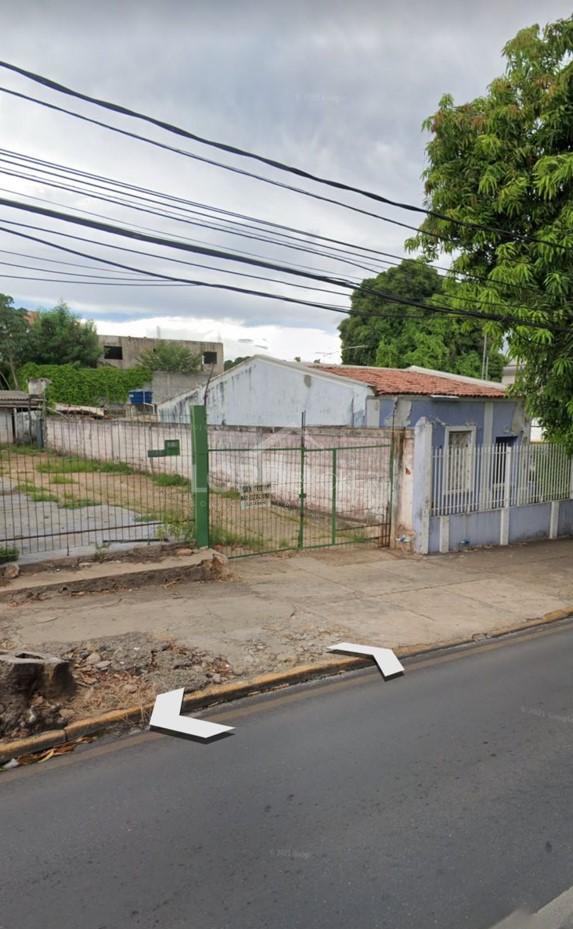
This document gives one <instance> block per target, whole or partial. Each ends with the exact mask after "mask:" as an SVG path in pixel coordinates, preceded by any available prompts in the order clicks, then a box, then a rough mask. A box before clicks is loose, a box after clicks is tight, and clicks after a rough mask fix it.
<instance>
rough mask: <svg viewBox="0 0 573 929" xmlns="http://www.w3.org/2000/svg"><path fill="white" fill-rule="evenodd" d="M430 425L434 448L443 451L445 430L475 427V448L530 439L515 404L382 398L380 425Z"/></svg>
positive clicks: (518, 407)
mask: <svg viewBox="0 0 573 929" xmlns="http://www.w3.org/2000/svg"><path fill="white" fill-rule="evenodd" d="M422 419H423V420H425V421H426V422H429V423H432V426H433V430H432V436H433V438H432V442H433V448H434V449H436V448H443V446H444V442H445V437H446V427H447V426H468V427H472V426H475V429H476V445H490V444H492V443H495V440H496V438H499V437H501V436H510V435H515V436H517V438H518V440H519V439H523V438H524V437H528V436H529V429H530V424H529V420H528V419H527V417H526V415H525V412H524V410H523V405H522V404H521V402H520V401H518V400H474V399H472V398H468V399H460V400H437V399H435V398H432V397H411V398H410V397H381V398H380V419H379V422H380V425H381V426H391V425H392V422H394V426H395V428H407V427H413V426H415V425H416V423H418V422H420V420H422Z"/></svg>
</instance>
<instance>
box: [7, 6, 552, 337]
mask: <svg viewBox="0 0 573 929" xmlns="http://www.w3.org/2000/svg"><path fill="white" fill-rule="evenodd" d="M25 8H26V16H25V17H23V16H22V15H21V8H19V7H18V6H15V5H12V6H11V7H10V8H6V9H5V10H4V11H3V14H4V15H3V26H4V29H3V56H4V57H5V58H6V59H7V60H9V61H12V62H14V63H17V64H20V65H22V66H24V67H29V68H30V69H32V70H37V71H40V72H43V73H45V74H48V75H49V76H52V77H53V78H55V79H56V80H60V81H62V82H63V83H68V84H71V85H72V86H75V87H77V88H79V89H82V90H85V91H86V92H88V93H91V94H94V95H97V96H102V97H106V98H108V99H112V100H117V101H121V102H123V103H125V104H126V105H130V106H133V107H135V108H140V109H142V110H144V111H146V112H148V113H151V114H156V115H159V116H162V117H164V118H166V119H169V120H172V121H173V122H176V123H179V124H180V125H183V126H186V127H188V128H190V129H193V130H194V131H196V132H198V133H200V134H203V135H206V136H210V137H212V138H216V139H222V140H226V141H229V142H232V143H234V144H236V145H239V146H243V147H246V148H251V149H254V150H257V151H260V152H262V153H265V154H267V155H269V156H273V157H276V158H279V159H281V160H283V161H288V162H291V163H293V164H297V165H301V166H305V167H308V168H310V169H311V170H313V171H315V172H316V173H319V174H324V175H329V176H332V177H337V178H342V179H345V180H347V181H348V182H350V183H354V184H357V185H362V186H366V187H370V188H373V189H376V190H378V191H380V192H382V193H386V194H388V195H389V196H392V197H396V198H398V199H405V200H409V201H412V202H417V203H420V202H421V200H422V190H421V183H420V173H421V171H422V168H423V164H424V146H425V143H426V141H427V140H426V138H425V137H424V135H423V134H422V132H421V129H420V126H421V122H422V119H423V118H424V117H425V116H427V115H428V114H429V113H430V112H432V111H433V110H434V109H435V108H436V106H437V102H438V100H439V98H440V96H441V95H442V94H443V93H444V92H446V91H448V92H451V93H453V94H454V96H455V98H456V99H457V100H459V101H462V100H464V99H468V98H471V97H474V96H476V95H478V94H479V93H481V92H483V90H484V89H485V87H486V85H487V84H488V83H489V81H491V80H492V79H493V77H495V76H496V75H497V74H498V73H500V72H501V70H502V68H503V62H502V59H501V54H500V50H501V48H502V46H503V44H504V43H505V42H506V41H507V40H508V39H509V38H510V37H511V36H512V35H513V34H514V33H515V32H516V31H517V30H518V29H519V28H522V27H524V26H527V25H530V24H531V23H532V22H535V21H536V20H537V19H538V18H539V5H538V3H536V2H533V0H511V2H509V0H506V2H496V0H485V2H482V3H481V4H467V3H464V2H451V0H449V2H436V0H428V2H409V3H403V2H377V3H376V2H363V0H356V2H353V3H352V4H350V3H342V2H336V0H329V2H326V0H324V2H323V0H312V2H309V0H306V2H302V0H301V2H289V3H279V2H276V0H275V2H268V0H267V2H265V0H251V2H246V0H234V2H227V0H219V2H217V3H212V2H183V0H181V2H174V0H171V2H169V0H168V2H161V3H158V2H135V0H131V2H124V3H121V4H120V3H114V4H112V3H105V2H103V3H101V2H100V3H98V4H93V3H91V2H80V3H78V2H75V3H71V2H70V3H64V2H58V0H51V2H34V0H28V2H27V3H26V5H25ZM543 14H544V19H545V20H550V19H554V18H557V17H559V16H567V15H569V10H568V4H567V3H566V2H561V0H549V2H546V3H545V5H544V10H543ZM0 84H2V85H5V86H9V87H12V88H15V89H21V90H24V91H25V92H29V93H32V94H36V95H40V96H43V97H44V98H50V99H53V95H50V94H48V93H42V92H40V93H38V91H37V88H35V87H33V85H30V84H29V83H27V82H26V81H24V80H22V79H19V78H17V77H15V76H12V75H8V74H6V73H2V74H0ZM56 102H62V101H61V100H56ZM77 108H78V109H79V110H81V111H82V112H85V113H92V114H93V110H90V108H88V107H86V106H81V105H80V106H78V107H77ZM99 115H100V116H101V113H100V114H99ZM104 118H105V117H104ZM0 119H1V121H2V127H3V140H4V142H3V144H4V145H5V146H6V147H10V148H14V149H17V150H19V151H23V152H27V153H30V154H33V155H37V156H39V157H43V158H48V159H52V160H54V161H61V162H64V163H66V164H71V165H76V166H80V167H82V168H84V169H86V170H90V171H94V172H97V173H101V174H109V175H111V176H114V177H118V178H122V179H126V180H129V181H131V182H133V183H137V184H141V185H144V186H150V187H156V188H158V189H162V190H166V191H169V192H171V193H175V194H178V195H181V196H186V197H190V198H192V199H198V200H202V201H206V202H209V203H212V204H215V205H219V206H223V207H225V208H228V209H234V210H239V211H245V212H249V213H253V214H255V215H258V216H261V217H263V218H266V219H269V220H272V221H277V222H284V223H288V224H292V225H297V226H300V227H302V228H308V229H310V230H312V231H315V232H320V233H322V234H325V235H331V236H335V237H340V238H345V239H349V240H351V241H355V242H358V243H362V244H368V245H373V246H374V247H379V248H382V249H384V250H388V251H391V252H401V251H402V242H403V239H404V233H403V232H402V231H400V230H399V229H397V228H396V227H392V226H389V225H386V224H384V223H380V222H378V221H376V220H370V219H367V218H366V217H359V216H358V215H353V214H351V213H348V212H346V211H344V210H341V209H339V208H337V207H335V206H328V205H326V204H319V203H318V202H316V201H312V200H307V199H306V198H303V197H297V196H296V195H294V194H291V193H288V192H286V191H280V190H278V189H274V188H271V187H268V186H266V185H262V184H258V183H256V182H254V181H251V180H248V179H246V178H240V177H237V176H234V175H231V174H227V173H226V172H222V171H218V170H215V169H213V168H208V167H206V166H204V165H199V164H197V163H194V162H191V161H188V160H187V159H184V158H181V157H179V156H176V155H172V154H169V153H166V152H163V153H162V152H159V151H158V150H155V149H152V148H151V147H148V146H145V145H143V144H139V143H136V142H133V141H129V140H127V139H121V138H119V137H116V136H112V135H111V134H110V133H107V132H106V131H105V130H103V129H97V128H95V127H88V126H82V125H81V124H79V123H77V122H76V121H74V120H71V119H70V118H68V117H66V116H63V115H57V114H52V113H48V112H47V111H44V110H41V109H39V108H37V107H34V106H33V105H31V104H25V103H23V102H15V101H14V100H11V99H9V98H6V97H5V96H4V95H0ZM115 121H116V122H117V123H118V124H121V121H120V120H115ZM130 128H133V126H130ZM143 131H144V132H145V133H149V134H152V135H154V136H155V137H157V138H163V139H165V140H166V141H168V142H172V141H174V140H173V139H169V138H166V137H165V135H164V134H163V135H162V134H161V133H157V132H154V131H153V130H150V129H148V128H145V129H143ZM176 144H177V143H176ZM188 148H189V149H190V150H193V151H197V152H198V153H200V154H212V153H209V152H208V150H206V149H204V148H203V147H202V146H196V145H195V146H193V145H189V146H188ZM215 157H216V156H215ZM221 160H226V159H225V157H224V156H223V158H222V159H221ZM234 163H237V162H236V160H235V161H234ZM239 163H240V164H242V165H244V166H245V167H251V168H252V167H253V165H252V164H251V165H249V164H248V163H246V162H239ZM263 173H264V172H263ZM268 173H269V174H271V175H272V174H273V172H271V171H269V172H268ZM275 176H278V175H275ZM0 186H2V187H6V188H10V189H12V190H14V191H18V192H20V193H27V194H33V195H34V196H38V197H44V198H47V199H48V200H51V201H57V202H60V203H63V204H66V205H67V206H68V207H77V208H82V209H91V210H96V211H98V212H101V213H103V214H105V215H107V216H110V217H113V218H114V219H116V220H118V221H122V222H137V223H140V224H142V225H147V226H153V227H154V228H155V229H157V230H160V231H162V232H164V233H165V234H170V235H175V234H178V235H188V236H192V237H195V238H197V239H203V240H205V241H208V242H210V243H216V244H217V245H222V246H224V247H236V248H243V249H247V250H251V251H256V252H259V253H261V254H262V253H264V254H266V255H269V256H275V257H278V256H279V255H280V256H281V258H282V259H283V260H285V261H291V262H295V261H299V262H303V261H304V263H306V264H309V265H310V264H312V265H314V266H315V267H317V268H322V269H327V268H328V269H330V270H331V271H333V272H336V273H337V274H349V273H358V272H357V271H356V270H354V272H352V271H351V269H349V268H346V267H344V266H343V265H338V266H337V265H336V264H334V263H332V262H330V263H328V262H324V261H320V260H318V259H312V258H311V257H309V256H297V255H296V253H289V252H283V251H278V250H276V249H265V248H264V247H263V246H260V245H258V244H257V243H245V242H241V241H240V240H238V239H236V238H234V237H230V236H222V235H220V234H214V233H207V232H206V231H205V230H193V229H192V228H191V227H187V228H183V227H181V226H180V225H175V224H174V223H173V222H171V221H169V220H165V219H162V218H158V217H151V216H147V217H146V216H143V215H141V216H139V217H138V216H137V214H134V213H131V212H127V211H126V210H122V209H119V208H113V207H111V206H106V205H104V204H95V203H94V202H93V201H89V200H87V199H86V198H79V197H78V196H75V195H70V194H65V193H62V192H57V193H56V192H54V191H52V190H50V189H49V188H47V187H41V186H37V185H34V186H32V185H30V184H27V183H25V182H21V181H16V180H14V179H11V178H4V177H3V176H2V175H0ZM326 192H328V191H326ZM349 202H355V203H360V201H359V200H358V199H357V198H354V199H353V198H349ZM361 205H364V203H362V204H361ZM384 212H385V213H387V214H388V215H390V216H395V217H399V218H400V219H404V215H403V214H402V215H400V214H399V213H397V212H396V211H391V210H386V211H384ZM2 217H3V218H9V219H19V220H21V217H20V216H17V215H16V214H15V213H14V212H9V211H8V212H7V211H2ZM407 221H408V220H407ZM40 224H41V225H45V226H50V225H52V226H53V224H50V223H49V222H41V223H40ZM80 234H83V233H80ZM96 238H98V239H101V236H99V237H98V236H96ZM0 240H1V241H0V247H1V248H5V249H21V250H22V251H27V252H29V253H30V254H40V253H41V254H44V255H48V254H52V255H53V257H56V258H57V257H61V258H63V259H65V258H66V256H58V255H57V254H56V253H49V252H47V251H46V250H45V249H36V248H34V247H32V246H31V245H29V244H27V245H24V246H23V247H22V243H21V242H20V243H19V245H18V243H17V242H16V240H15V239H14V238H13V237H9V236H7V235H6V234H4V233H2V234H1V236H0ZM151 250H154V249H151ZM155 251H157V250H155ZM101 253H103V252H101ZM106 254H111V253H109V252H108V253H106ZM117 254H119V253H117ZM0 257H1V256H0ZM131 259H132V260H134V261H135V259H134V257H133V256H131ZM191 260H193V259H192V258H191ZM211 263H212V262H211ZM144 264H145V263H144ZM140 266H143V264H142V265H140ZM153 266H154V267H160V265H159V264H154V265H153ZM161 267H164V268H165V270H167V269H169V273H173V271H174V269H175V268H176V267H177V266H173V265H168V264H164V265H161ZM237 269H238V267H237ZM180 270H182V269H180ZM242 270H248V269H244V268H243V269H242ZM188 271H189V272H190V273H192V272H193V269H188ZM198 273H200V272H198V271H197V274H198ZM253 273H261V274H263V273H264V272H262V271H261V272H257V271H254V272H253ZM364 273H365V274H366V272H364ZM205 274H206V275H207V277H208V279H210V280H215V279H216V277H217V275H213V274H211V275H208V273H207V272H205ZM237 282H239V281H238V279H237ZM244 283H245V284H246V285H247V286H248V281H245V282H244ZM255 284H256V282H255ZM0 287H1V289H2V290H4V291H6V292H8V293H13V294H15V295H16V296H17V298H18V301H19V302H21V303H22V302H24V303H25V302H26V301H28V302H30V303H34V304H38V303H39V304H46V303H49V302H51V301H54V300H56V299H58V298H59V297H61V296H62V297H64V298H65V299H66V300H67V301H68V302H69V303H70V304H71V305H72V306H74V307H76V308H78V309H79V310H81V312H82V313H84V314H85V315H87V316H93V317H96V318H100V319H102V318H103V319H107V320H111V319H114V318H117V319H118V321H120V320H126V319H130V318H131V319H137V318H141V319H145V318H156V317H160V316H162V315H165V316H169V317H170V318H177V317H180V318H181V319H182V320H183V321H185V320H188V321H189V325H192V321H193V319H194V318H209V319H221V320H222V321H223V320H225V319H227V320H235V321H237V322H241V324H242V325H243V326H245V327H248V326H260V325H263V324H265V323H266V324H270V323H272V324H273V325H279V326H283V327H290V328H295V329H300V330H301V333H302V331H303V330H304V328H305V327H313V328H314V329H319V330H320V329H322V330H324V332H325V333H333V332H334V331H335V328H336V326H337V324H338V322H339V318H338V317H337V316H335V315H334V314H328V313H326V312H325V311H321V310H316V309H304V308H296V307H288V306H286V305H281V304H278V303H271V302H270V301H265V300H261V299H256V298H247V297H240V296H234V295H231V294H223V293H214V292H208V291H204V290H199V289H195V288H194V289H187V288H186V289H179V288H169V289H167V288H165V289H159V288H150V289H144V288H117V287H116V288H108V287H106V288H104V287H100V288H95V287H94V288H90V287H87V286H82V287H80V286H79V285H73V284H71V283H69V284H68V283H66V284H53V283H47V282H42V283H32V282H23V281H22V282H18V281H15V280H12V279H9V278H6V279H5V280H3V281H2V283H1V284H0ZM261 287H264V288H265V289H271V288H274V289H275V290H276V291H279V290H282V291H283V292H288V293H289V294H293V291H292V290H288V289H287V288H286V287H283V288H281V287H278V286H276V285H264V284H261ZM301 293H302V292H301ZM309 296H311V298H312V293H309ZM314 296H315V297H316V298H318V297H319V295H318V294H315V295H314ZM222 331H223V332H224V326H223V324H222ZM301 338H302V335H301ZM329 344H330V343H329Z"/></svg>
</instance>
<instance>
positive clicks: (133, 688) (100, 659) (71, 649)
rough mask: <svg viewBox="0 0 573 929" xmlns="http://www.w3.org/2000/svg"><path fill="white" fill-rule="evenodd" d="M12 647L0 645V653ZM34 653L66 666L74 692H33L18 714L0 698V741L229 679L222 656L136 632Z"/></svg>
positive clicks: (56, 644) (52, 645)
mask: <svg viewBox="0 0 573 929" xmlns="http://www.w3.org/2000/svg"><path fill="white" fill-rule="evenodd" d="M13 644H14V643H11V642H9V641H6V640H4V641H3V642H2V641H0V651H2V650H8V649H10V646H11V645H13ZM39 651H40V652H41V653H43V654H49V655H53V656H55V657H58V658H63V659H65V660H66V661H69V662H70V666H71V670H72V675H73V680H74V684H75V687H74V690H73V691H71V692H70V693H68V694H65V695H61V696H58V697H57V698H54V697H52V696H48V695H46V694H45V693H42V692H41V691H39V690H37V691H35V692H34V693H32V694H31V695H30V700H29V702H28V707H27V708H26V709H25V710H23V711H22V712H15V711H14V708H13V707H11V706H10V702H9V700H7V699H6V697H4V702H2V696H1V695H0V737H2V736H3V737H4V738H19V737H22V736H26V735H31V734H33V733H36V732H41V731H42V730H44V729H53V728H58V727H60V726H63V725H66V724H67V723H69V722H71V721H72V720H74V719H81V718H84V717H89V716H95V715H97V714H98V713H102V712H106V711H107V710H113V709H117V708H118V707H120V708H121V707H127V706H137V705H139V704H141V705H142V706H143V705H145V704H148V703H149V702H150V701H152V700H153V699H154V697H155V695H156V694H157V693H160V692H163V691H165V690H173V689H175V688H177V687H185V688H187V689H190V690H200V689H202V688H204V687H207V686H208V685H211V684H221V683H224V682H225V681H227V680H229V679H230V678H232V676H233V669H232V668H231V666H230V664H229V663H228V661H226V660H225V659H224V658H222V657H219V656H213V655H209V654H207V653H206V652H204V651H201V650H200V649H196V648H188V647H185V646H183V645H179V644H177V643H176V642H173V641H169V640H162V639H156V638H154V637H152V636H150V635H145V634H142V633H137V632H133V633H126V634H124V635H119V636H102V637H100V638H92V639H87V640H86V641H84V642H82V643H81V644H79V645H78V644H73V645H72V644H71V643H62V642H46V643H44V644H43V645H42V647H41V649H39Z"/></svg>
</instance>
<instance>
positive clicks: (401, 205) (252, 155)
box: [0, 61, 569, 250]
mask: <svg viewBox="0 0 573 929" xmlns="http://www.w3.org/2000/svg"><path fill="white" fill-rule="evenodd" d="M0 67H2V68H5V69H6V70H8V71H12V72H13V73H15V74H19V75H21V76H22V77H25V78H27V79H28V80H31V81H33V82H35V83H36V84H40V85H42V86H43V87H47V88H49V89H50V90H54V91H56V92H57V93H61V94H65V95H66V96H69V97H72V98H74V99H76V100H82V101H84V102H85V103H90V104H93V105H94V106H98V107H101V108H102V109H105V110H110V111H111V112H113V113H118V114H119V115H121V116H127V117H129V118H131V119H138V120H141V121H142V122H146V123H149V124H150V125H152V126H156V127H157V128H159V129H162V130H164V131H166V132H170V133H173V134H175V135H178V136H181V137H182V138H185V139H190V140H191V141H194V142H199V143H200V144H201V145H206V146H208V147H210V148H215V149H218V150H219V151H223V152H227V153H228V154H231V155H237V156H239V157H242V158H248V159H251V160H253V161H257V162H259V163H260V164H264V165H267V166H269V167H272V168H275V169H276V170H278V171H283V172H286V173H288V174H294V175H295V176H297V177H301V178H304V179H305V180H310V181H313V182H314V183H319V184H324V185H326V186H328V187H333V188H335V189H336V190H343V191H346V192H348V193H355V194H359V195H360V196H363V197H367V198H368V199H369V200H374V201H376V202H378V203H385V204H387V205H389V206H393V207H396V208H398V209H401V210H407V211H410V212H414V213H420V214H425V215H426V216H431V217H432V218H434V219H439V220H444V221H446V222H449V223H453V224H455V225H457V226H465V227H469V228H473V229H478V230H481V231H486V232H493V233H495V234H497V235H504V236H508V237H511V238H517V239H519V240H521V241H532V242H537V243H540V244H543V245H550V246H553V247H557V248H562V249H566V250H569V249H567V247H566V246H563V245H560V244H558V243H555V242H551V241H549V240H545V239H538V238H537V237H535V236H527V235H523V234H520V233H515V232H512V231H511V230H506V229H502V228H500V227H496V226H490V225H488V224H484V223H476V222H473V221H471V220H463V219H457V218H455V217H452V216H448V215H447V214H445V213H440V212H438V211H436V210H430V209H427V208H425V207H421V206H416V205H415V204H411V203H406V202H400V201H397V200H392V199H390V198H389V197H385V196H383V195H382V194H378V193H375V192H373V191H370V190H366V189H364V188H361V187H355V186H353V185H351V184H347V183H345V182H343V181H336V180H333V179H330V178H325V177H321V176H320V175H317V174H312V173H311V172H309V171H306V170H305V169H303V168H297V167H295V166H293V165H289V164H286V163H285V162H283V161H278V160H276V159H274V158H268V157H266V156H264V155H259V154H257V153H256V152H252V151H249V150H247V149H243V148H239V147H238V146H235V145H229V144H228V143H225V142H218V141H215V140H214V139H207V138H205V137H204V136H200V135H198V134H197V133H194V132H190V131H189V130H187V129H183V128H181V127H180V126H176V125H175V124H174V123H170V122H167V121H166V120H162V119H158V118H156V117H154V116H149V115H148V114H146V113H141V112H139V111H138V110H133V109H131V108H129V107H126V106H123V105H122V104H119V103H112V102H110V101H108V100H102V99H101V98H99V97H92V96H90V95H89V94H84V93H82V92H81V91H78V90H74V89H72V88H71V87H66V86H65V85H64V84H60V83H59V82H57V81H54V80H52V79H50V78H48V77H45V76H44V75H41V74H37V73H36V72H34V71H28V70H27V69H25V68H20V67H18V65H13V64H9V63H8V62H6V61H0ZM418 231H420V232H422V230H418ZM424 234H427V233H424ZM442 238H443V236H442Z"/></svg>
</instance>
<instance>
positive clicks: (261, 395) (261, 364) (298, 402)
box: [157, 358, 378, 427]
mask: <svg viewBox="0 0 573 929" xmlns="http://www.w3.org/2000/svg"><path fill="white" fill-rule="evenodd" d="M201 393H202V392H201ZM372 397H373V391H372V389H371V388H370V387H368V386H367V385H366V384H356V383H353V382H351V381H348V380H345V379H344V378H337V377H335V376H333V375H326V374H320V373H316V374H315V373H314V372H313V371H310V370H309V369H308V368H302V367H301V368H300V369H298V368H296V367H294V366H292V365H283V364H280V363H276V362H273V361H271V360H270V359H268V360H265V359H258V358H253V360H252V361H250V362H246V363H244V364H241V365H238V366H237V367H236V368H232V369H231V370H230V371H229V372H228V373H227V374H226V375H225V376H224V377H222V378H219V379H217V380H216V381H213V382H212V383H211V384H210V386H209V390H208V394H207V420H208V422H209V424H213V425H227V426H278V427H293V426H300V424H301V414H302V412H303V411H305V413H306V425H307V426H358V427H361V426H366V425H367V414H366V407H367V400H368V399H369V398H372ZM197 401H198V392H195V393H193V394H191V395H190V396H189V397H186V398H183V397H179V398H175V399H174V400H173V401H171V402H168V403H166V404H161V406H160V407H159V408H158V410H157V413H158V416H159V418H160V420H161V421H162V422H164V421H167V422H174V421H175V417H180V418H181V419H182V420H183V421H187V420H188V417H189V413H188V409H189V406H190V405H191V404H192V403H196V402H197ZM199 402H201V401H199ZM375 425H378V422H376V423H375Z"/></svg>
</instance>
